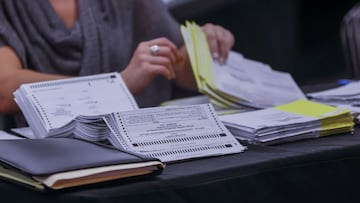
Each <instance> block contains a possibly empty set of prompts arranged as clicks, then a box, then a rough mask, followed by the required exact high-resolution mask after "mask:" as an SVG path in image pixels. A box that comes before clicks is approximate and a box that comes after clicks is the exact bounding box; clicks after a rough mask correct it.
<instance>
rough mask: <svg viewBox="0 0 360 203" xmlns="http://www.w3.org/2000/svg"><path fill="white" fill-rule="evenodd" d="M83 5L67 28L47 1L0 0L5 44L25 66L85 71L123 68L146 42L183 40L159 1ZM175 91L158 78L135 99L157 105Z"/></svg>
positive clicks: (102, 0)
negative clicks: (69, 27) (139, 45)
mask: <svg viewBox="0 0 360 203" xmlns="http://www.w3.org/2000/svg"><path fill="white" fill-rule="evenodd" d="M78 6H79V18H78V21H77V22H76V23H75V25H74V26H73V27H72V28H71V29H68V28H67V27H66V26H65V24H64V22H63V21H62V20H61V19H60V18H59V16H58V15H57V14H56V12H55V11H54V9H53V7H52V6H51V4H50V3H49V2H48V1H47V0H0V46H6V45H7V46H11V47H12V48H13V49H14V50H15V52H16V54H17V55H18V56H19V58H20V60H21V62H22V65H23V67H24V68H28V69H32V70H36V71H40V72H45V73H57V74H66V75H72V76H77V75H79V76H82V75H90V74H97V73H104V72H112V71H121V70H122V69H124V68H125V67H126V66H127V64H128V63H129V61H130V58H131V56H132V53H133V52H134V50H135V48H136V46H137V45H138V43H139V42H141V41H146V40H151V39H154V38H157V37H167V38H169V39H170V40H172V41H173V42H175V43H176V44H177V45H180V44H181V43H182V39H181V35H180V31H179V25H178V23H177V22H176V21H175V20H174V19H173V18H172V17H171V16H170V15H169V13H168V12H167V9H166V8H165V7H164V5H163V3H162V2H161V1H159V0H78ZM170 96H171V85H170V82H169V81H167V80H166V79H164V78H163V77H158V78H156V79H155V80H154V81H153V82H152V83H151V85H150V86H149V87H148V88H147V89H146V90H145V92H144V93H142V94H141V95H139V96H137V97H136V100H137V102H138V104H139V106H141V107H147V106H156V105H158V104H159V103H160V102H162V101H164V100H167V99H169V98H170Z"/></svg>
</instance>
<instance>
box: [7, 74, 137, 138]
mask: <svg viewBox="0 0 360 203" xmlns="http://www.w3.org/2000/svg"><path fill="white" fill-rule="evenodd" d="M104 90H106V91H104ZM115 93H116V94H115ZM14 96H15V101H16V103H17V104H18V105H19V107H20V109H21V110H22V112H23V114H24V116H25V119H26V121H27V122H28V124H29V126H30V127H31V130H32V132H33V133H27V134H26V135H25V134H22V135H24V136H28V138H45V137H76V138H81V139H85V140H90V141H102V140H106V139H107V136H108V134H109V129H108V127H107V126H106V124H105V122H104V121H103V115H105V114H109V113H112V112H117V111H124V110H134V109H138V105H137V103H136V101H135V99H134V98H133V96H132V95H131V93H130V92H129V90H128V89H127V87H126V85H125V83H124V81H123V80H122V78H121V76H120V74H118V73H105V74H97V75H92V76H83V77H77V78H67V79H61V80H53V81H44V82H36V83H28V84H23V85H21V86H20V88H19V89H17V90H16V91H15V92H14Z"/></svg>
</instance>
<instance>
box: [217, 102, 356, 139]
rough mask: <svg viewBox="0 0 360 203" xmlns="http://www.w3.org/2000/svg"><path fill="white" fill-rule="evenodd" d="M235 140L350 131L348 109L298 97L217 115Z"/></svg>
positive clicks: (293, 136) (299, 137)
mask: <svg viewBox="0 0 360 203" xmlns="http://www.w3.org/2000/svg"><path fill="white" fill-rule="evenodd" d="M220 120H221V121H222V122H223V123H224V125H225V126H226V127H227V128H228V129H229V130H230V132H231V133H232V134H233V135H234V136H235V137H236V138H238V139H239V140H243V141H246V142H248V143H252V144H259V145H270V144H277V143H283V142H289V141H295V140H301V139H306V138H316V137H321V136H327V135H333V134H339V133H344V132H351V131H353V126H354V122H353V117H352V115H351V113H350V111H349V110H347V109H342V108H336V107H333V106H329V105H325V104H320V103H317V102H312V101H308V100H298V101H294V102H291V103H288V104H284V105H280V106H276V107H272V108H268V109H262V110H256V111H251V112H245V113H237V114H231V115H224V116H220Z"/></svg>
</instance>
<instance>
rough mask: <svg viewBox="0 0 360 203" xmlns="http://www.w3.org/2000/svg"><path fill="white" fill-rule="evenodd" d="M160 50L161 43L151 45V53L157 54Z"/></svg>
mask: <svg viewBox="0 0 360 203" xmlns="http://www.w3.org/2000/svg"><path fill="white" fill-rule="evenodd" d="M159 51H160V47H159V45H157V44H155V45H152V46H151V47H150V52H151V55H153V56H156V55H157V54H158V53H159Z"/></svg>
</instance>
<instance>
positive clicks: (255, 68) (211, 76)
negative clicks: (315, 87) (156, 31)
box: [181, 22, 305, 108]
mask: <svg viewBox="0 0 360 203" xmlns="http://www.w3.org/2000/svg"><path fill="white" fill-rule="evenodd" d="M181 32H182V35H183V38H184V41H185V45H186V48H187V52H188V55H189V58H190V63H191V66H192V69H193V73H194V76H195V79H196V83H197V87H198V89H199V91H200V92H201V93H203V94H205V95H208V96H209V98H210V102H211V103H213V104H214V105H215V106H219V107H224V108H244V107H250V108H267V107H273V106H276V105H280V104H285V103H288V102H291V101H295V100H298V99H305V95H304V94H303V92H302V91H301V90H300V88H299V87H298V85H297V84H296V82H295V81H294V80H293V78H292V77H291V75H290V74H289V73H286V72H280V71H275V70H273V69H272V68H271V67H270V66H269V65H267V64H264V63H261V62H258V61H254V60H250V59H247V58H245V57H243V56H242V55H241V54H240V53H237V52H234V51H231V52H230V54H229V57H228V60H227V62H226V64H221V65H220V64H219V63H217V62H215V61H214V60H213V59H212V57H211V53H210V49H209V46H208V43H207V39H206V36H205V34H204V33H203V31H202V30H201V28H200V27H199V26H198V25H197V24H195V23H189V22H187V23H186V26H184V25H183V26H181Z"/></svg>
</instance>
